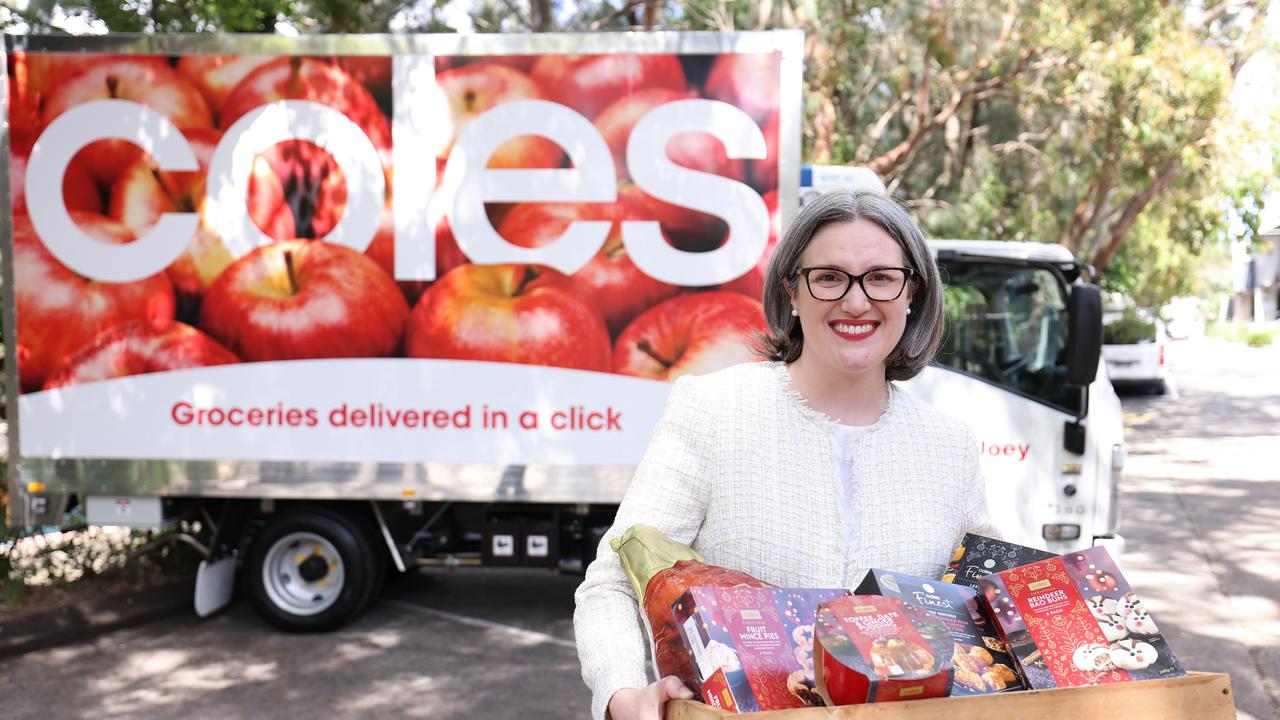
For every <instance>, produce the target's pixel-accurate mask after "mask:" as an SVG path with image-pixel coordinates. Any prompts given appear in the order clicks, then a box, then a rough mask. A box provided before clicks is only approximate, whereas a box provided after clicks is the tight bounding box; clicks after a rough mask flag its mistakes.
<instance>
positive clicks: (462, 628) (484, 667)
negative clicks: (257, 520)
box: [0, 341, 1280, 720]
mask: <svg viewBox="0 0 1280 720" xmlns="http://www.w3.org/2000/svg"><path fill="white" fill-rule="evenodd" d="M1169 354H1170V358H1171V362H1172V363H1173V372H1174V379H1173V382H1172V383H1171V388H1170V393H1169V394H1168V395H1165V396H1162V397H1156V396H1141V395H1131V396H1125V397H1123V398H1122V399H1123V402H1124V405H1125V408H1126V413H1127V416H1128V418H1127V420H1128V422H1127V425H1128V427H1129V438H1128V440H1129V443H1128V446H1129V453H1130V457H1129V462H1128V466H1127V468H1126V470H1125V481H1124V485H1123V495H1122V498H1123V499H1122V512H1123V518H1122V525H1121V530H1122V532H1123V533H1124V534H1125V536H1126V537H1127V539H1128V550H1127V552H1126V554H1125V556H1124V558H1123V560H1122V563H1121V564H1122V566H1123V568H1124V570H1125V574H1126V577H1127V578H1128V579H1129V581H1130V583H1131V584H1132V585H1133V586H1134V587H1135V588H1137V589H1138V591H1139V594H1140V595H1142V596H1143V599H1144V602H1145V603H1146V604H1147V606H1148V608H1149V609H1150V610H1151V612H1152V615H1153V616H1154V617H1155V618H1156V619H1157V621H1158V622H1159V624H1160V626H1161V629H1162V630H1163V631H1164V632H1165V633H1166V634H1167V635H1168V637H1169V641H1170V644H1171V645H1172V647H1173V649H1174V651H1175V652H1176V653H1177V654H1178V655H1179V657H1180V658H1181V659H1182V660H1183V663H1184V665H1186V666H1187V667H1189V668H1190V669H1193V670H1214V671H1223V672H1228V673H1230V675H1231V677H1232V682H1233V685H1234V687H1235V691H1236V701H1237V707H1238V709H1239V711H1240V717H1242V718H1251V719H1254V720H1264V719H1266V720H1275V719H1276V718H1280V692H1278V691H1277V688H1278V687H1280V652H1278V650H1277V649H1278V648H1280V604H1278V602H1280V443H1278V442H1277V437H1276V436H1277V432H1276V428H1277V427H1280V425H1277V421H1278V420H1280V372H1278V370H1280V349H1278V348H1269V349H1266V350H1253V349H1248V348H1244V347H1243V346H1241V345H1238V344H1235V345H1227V344H1223V343H1218V342H1213V341H1198V342H1184V343H1177V344H1175V345H1173V346H1172V348H1171V350H1170V353H1169ZM578 581H579V578H577V577H573V576H561V575H556V574H554V573H550V572H547V571H534V570H499V569H495V570H481V569H467V570H457V571H443V570H442V571H433V572H426V573H423V574H420V575H418V576H414V577H410V578H404V579H401V580H400V581H399V582H397V583H395V584H393V585H392V586H391V587H390V588H388V590H387V592H386V594H385V597H384V599H383V601H382V602H381V603H379V604H378V605H377V606H375V607H374V608H373V610H371V611H370V613H369V614H368V615H366V616H365V617H364V618H362V619H361V620H359V621H358V622H356V623H354V624H353V625H351V626H350V627H348V628H345V629H343V630H341V631H339V632H335V633H331V634H328V635H318V636H317V635H312V636H305V635H303V636H300V635H284V634H280V633H276V632H274V631H273V630H271V629H270V628H269V627H268V626H266V625H265V624H264V623H263V622H262V621H260V620H259V619H258V618H257V617H256V616H254V615H253V614H252V613H251V612H250V611H249V609H248V607H247V603H237V604H236V605H234V606H233V607H232V608H231V609H229V610H228V611H226V612H223V613H221V614H219V615H217V616H215V617H213V618H210V619H208V620H204V621H200V620H197V619H196V618H195V617H194V616H191V615H179V616H177V617H170V618H167V619H164V620H160V621H157V622H153V623H151V624H149V625H145V626H142V627H136V628H132V629H128V630H121V631H117V632H114V633H111V634H109V635H105V636H102V637H99V638H96V639H94V640H91V641H86V642H83V643H79V644H75V645H68V646H64V647H61V648H56V649H51V650H44V651H40V652H34V653H29V654H27V655H24V656H21V657H17V658H13V659H10V660H7V661H0V716H3V717H5V718H13V719H14V720H22V719H26V718H32V719H35V718H39V719H40V720H45V719H47V718H98V717H104V716H109V717H115V718H149V719H150V718H155V719H163V718H175V719H176V718H182V719H184V720H190V719H193V718H194V719H199V718H219V719H223V718H260V717H272V718H285V719H288V718H308V719H310V718H313V717H317V716H321V717H326V718H368V717H388V718H391V717H396V718H399V717H405V718H427V719H430V720H453V719H457V720H463V719H466V720H475V719H476V718H480V717H483V718H486V719H493V720H504V719H506V718H512V719H515V718H520V720H541V719H543V718H546V719H548V720H549V719H551V718H574V717H585V716H586V713H587V709H588V707H589V696H588V693H587V691H586V688H585V687H584V686H583V684H582V681H581V680H580V679H579V675H578V663H577V655H576V653H575V651H574V649H573V643H572V612H573V590H574V588H575V587H576V586H577V583H578ZM477 708H483V711H481V712H477V710H476V709H477Z"/></svg>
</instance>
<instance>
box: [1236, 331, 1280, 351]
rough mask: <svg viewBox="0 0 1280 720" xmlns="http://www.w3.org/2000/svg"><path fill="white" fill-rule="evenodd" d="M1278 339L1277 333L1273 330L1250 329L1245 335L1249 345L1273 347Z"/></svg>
mask: <svg viewBox="0 0 1280 720" xmlns="http://www.w3.org/2000/svg"><path fill="white" fill-rule="evenodd" d="M1275 341H1276V334H1275V332H1273V331H1271V330H1250V331H1248V333H1246V334H1245V336H1244V342H1245V344H1246V345H1248V346H1249V347H1271V345H1272V344H1273V343H1274V342H1275Z"/></svg>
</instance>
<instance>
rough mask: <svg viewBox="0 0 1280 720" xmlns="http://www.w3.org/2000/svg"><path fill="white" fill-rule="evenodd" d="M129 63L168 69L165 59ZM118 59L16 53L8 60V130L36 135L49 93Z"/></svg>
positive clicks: (143, 57)
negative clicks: (86, 72)
mask: <svg viewBox="0 0 1280 720" xmlns="http://www.w3.org/2000/svg"><path fill="white" fill-rule="evenodd" d="M129 58H130V59H132V60H135V61H138V62H144V63H150V64H153V65H155V66H157V67H163V68H166V69H167V68H168V67H169V59H168V58H167V57H164V56H162V55H130V56H129ZM113 59H115V56H111V55H102V54H98V53H76V52H15V53H11V54H9V56H8V60H9V98H8V100H9V129H10V131H11V132H14V133H35V132H37V131H39V130H40V129H41V128H42V127H43V124H42V120H41V118H42V116H43V114H44V106H45V101H46V100H47V98H48V96H49V93H50V92H51V91H52V90H53V89H54V88H56V87H59V86H61V85H63V84H65V83H66V81H68V80H70V79H71V78H73V77H75V76H76V75H79V74H80V73H82V72H84V71H85V70H88V69H90V68H93V67H96V66H99V65H102V64H103V63H104V62H109V61H111V60H113Z"/></svg>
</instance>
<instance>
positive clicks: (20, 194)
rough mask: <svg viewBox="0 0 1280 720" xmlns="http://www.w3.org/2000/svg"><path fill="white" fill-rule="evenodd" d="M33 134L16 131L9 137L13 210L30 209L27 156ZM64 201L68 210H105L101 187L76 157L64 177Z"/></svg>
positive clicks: (15, 211)
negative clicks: (22, 133)
mask: <svg viewBox="0 0 1280 720" xmlns="http://www.w3.org/2000/svg"><path fill="white" fill-rule="evenodd" d="M31 142H32V140H31V137H30V136H28V135H19V134H17V133H15V134H13V135H11V136H10V137H9V196H10V197H12V198H13V214H14V215H22V214H23V213H25V212H27V160H28V158H30V157H31ZM62 202H63V203H64V204H65V205H66V206H67V209H68V210H81V211H84V212H90V213H97V214H102V210H103V203H102V191H101V190H99V189H98V185H97V183H95V182H94V181H93V178H91V177H89V173H88V171H86V170H85V169H84V163H83V162H79V161H75V160H73V161H72V162H71V164H70V165H68V166H67V172H66V175H65V176H63V179H62Z"/></svg>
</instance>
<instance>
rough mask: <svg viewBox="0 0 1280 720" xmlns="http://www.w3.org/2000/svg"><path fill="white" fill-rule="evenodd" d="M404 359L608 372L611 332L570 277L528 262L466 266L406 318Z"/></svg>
mask: <svg viewBox="0 0 1280 720" xmlns="http://www.w3.org/2000/svg"><path fill="white" fill-rule="evenodd" d="M405 354H406V355H407V356H409V357H417V358H453V359H458V360H488V361H493V362H511V363H524V364H527V365H554V366H558V367H567V368H576V369H579V370H596V371H600V372H608V371H609V367H610V361H609V354H610V350H609V333H608V331H607V330H606V329H605V326H604V320H602V319H601V317H600V313H599V312H597V311H596V310H594V309H593V308H590V307H588V306H587V305H586V304H585V303H584V302H583V301H582V300H581V298H580V297H579V296H578V294H577V291H576V290H575V289H574V288H573V286H572V285H571V284H570V282H569V279H568V278H567V277H565V276H564V275H562V274H561V273H558V272H556V271H554V270H551V269H549V268H540V267H535V266H531V265H463V266H461V267H458V268H455V269H454V270H453V271H452V272H450V273H449V274H448V275H445V276H444V277H443V278H440V280H438V281H437V282H436V283H435V284H434V285H432V286H431V287H430V288H429V289H428V290H427V291H426V292H425V293H423V294H422V299H421V300H419V301H418V304H417V305H416V306H415V307H414V308H413V314H412V315H410V316H409V327H408V330H407V331H406V336H405Z"/></svg>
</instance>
